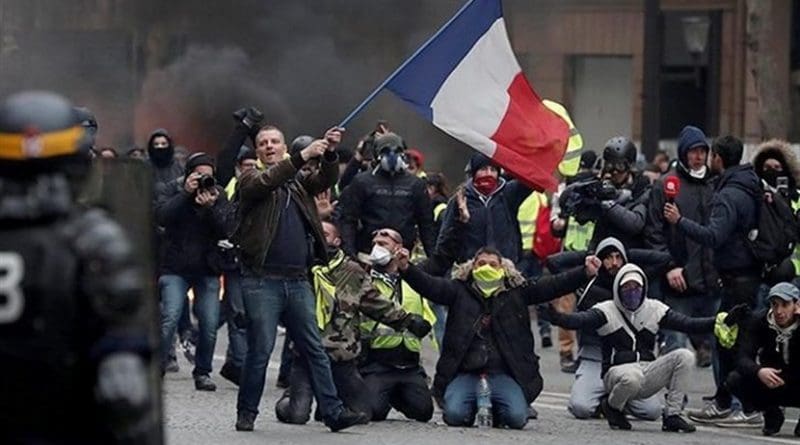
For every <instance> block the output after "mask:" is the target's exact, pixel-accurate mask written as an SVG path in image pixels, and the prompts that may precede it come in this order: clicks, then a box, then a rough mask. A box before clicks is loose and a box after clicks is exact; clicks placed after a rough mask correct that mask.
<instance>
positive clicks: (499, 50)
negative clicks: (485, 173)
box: [431, 18, 521, 157]
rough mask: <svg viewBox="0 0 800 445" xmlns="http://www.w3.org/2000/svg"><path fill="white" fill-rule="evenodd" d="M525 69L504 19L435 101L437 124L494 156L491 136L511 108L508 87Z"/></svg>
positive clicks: (488, 34)
mask: <svg viewBox="0 0 800 445" xmlns="http://www.w3.org/2000/svg"><path fill="white" fill-rule="evenodd" d="M520 71H521V69H520V67H519V64H518V63H517V59H516V58H515V57H514V52H513V51H512V49H511V44H510V42H509V41H508V34H507V33H506V25H505V21H504V20H503V19H502V18H501V19H498V20H497V21H495V22H494V24H493V25H492V26H491V27H490V28H489V30H488V31H487V32H486V34H484V35H483V36H482V37H481V38H480V39H479V40H478V41H477V42H476V43H475V46H473V47H472V49H471V50H470V51H469V52H468V53H467V55H466V56H465V57H464V58H463V59H462V60H461V62H460V63H459V64H458V66H456V68H455V70H453V72H452V73H451V74H450V76H448V77H447V80H445V81H444V83H443V84H442V87H441V88H440V89H439V92H438V93H437V94H436V96H435V97H434V99H433V101H432V102H431V108H432V110H433V124H434V125H436V126H437V127H439V128H440V129H442V130H443V131H444V132H446V133H448V134H450V135H451V136H453V137H455V138H456V139H459V140H460V141H462V142H464V143H466V144H467V145H470V146H472V147H473V148H475V149H477V150H478V151H480V152H482V153H483V154H485V155H487V156H489V157H492V156H493V155H494V152H495V150H496V149H497V146H496V144H495V143H494V141H492V140H491V139H489V137H490V136H492V135H493V134H494V133H495V131H496V130H497V128H498V127H499V126H500V123H501V121H502V120H503V117H504V116H505V114H506V111H507V109H508V104H509V102H510V98H509V96H508V92H507V90H508V87H509V86H510V85H511V82H512V80H513V79H514V77H515V76H516V75H517V74H519V72H520Z"/></svg>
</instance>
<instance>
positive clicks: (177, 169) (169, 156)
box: [147, 128, 184, 194]
mask: <svg viewBox="0 0 800 445" xmlns="http://www.w3.org/2000/svg"><path fill="white" fill-rule="evenodd" d="M157 136H164V137H165V138H167V141H169V147H167V148H165V149H161V150H156V149H155V148H153V139H155V138H156V137H157ZM147 155H148V157H149V159H150V165H152V166H153V190H154V191H155V192H156V194H158V193H159V192H161V191H163V190H162V189H163V187H164V185H166V184H168V183H170V182H171V181H174V180H176V179H178V177H180V176H183V173H184V171H183V166H182V165H181V164H180V163H179V162H178V161H176V160H175V146H174V144H173V142H172V138H171V137H170V135H169V133H167V130H164V129H162V128H159V129H158V130H156V131H154V132H153V133H152V134H151V135H150V139H148V140H147Z"/></svg>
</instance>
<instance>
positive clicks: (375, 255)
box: [369, 244, 392, 266]
mask: <svg viewBox="0 0 800 445" xmlns="http://www.w3.org/2000/svg"><path fill="white" fill-rule="evenodd" d="M369 261H370V262H371V263H372V264H373V265H376V266H385V265H387V264H389V262H390V261H392V252H389V250H388V249H386V248H385V247H382V246H378V245H377V244H376V245H375V246H373V247H372V252H370V253H369Z"/></svg>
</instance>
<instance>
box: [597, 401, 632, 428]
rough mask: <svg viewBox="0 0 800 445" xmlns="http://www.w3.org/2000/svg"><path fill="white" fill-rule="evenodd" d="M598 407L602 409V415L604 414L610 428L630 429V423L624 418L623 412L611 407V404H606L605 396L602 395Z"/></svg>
mask: <svg viewBox="0 0 800 445" xmlns="http://www.w3.org/2000/svg"><path fill="white" fill-rule="evenodd" d="M600 409H601V410H602V411H603V416H605V418H606V420H607V421H608V426H610V427H611V429H612V430H630V429H631V423H630V422H628V419H626V418H625V413H623V412H622V411H619V410H616V409H614V408H612V407H611V405H609V404H608V398H607V397H603V400H601V401H600Z"/></svg>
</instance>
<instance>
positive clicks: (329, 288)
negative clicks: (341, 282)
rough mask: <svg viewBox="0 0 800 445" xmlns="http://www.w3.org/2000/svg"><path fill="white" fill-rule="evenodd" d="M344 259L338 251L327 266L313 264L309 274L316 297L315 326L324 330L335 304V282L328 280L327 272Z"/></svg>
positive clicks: (331, 316) (342, 253) (342, 254)
mask: <svg viewBox="0 0 800 445" xmlns="http://www.w3.org/2000/svg"><path fill="white" fill-rule="evenodd" d="M342 261H344V252H342V251H339V253H338V254H337V255H336V256H335V257H334V258H333V260H331V262H329V263H328V265H327V266H314V267H312V268H311V274H312V275H313V277H314V295H315V296H316V297H317V311H316V312H317V327H319V330H320V331H322V330H325V326H328V323H330V322H331V318H333V308H334V307H335V306H336V284H335V283H334V282H333V281H331V280H330V277H329V276H328V273H329V272H330V271H331V270H333V269H336V268H337V267H339V265H340V264H342Z"/></svg>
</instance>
